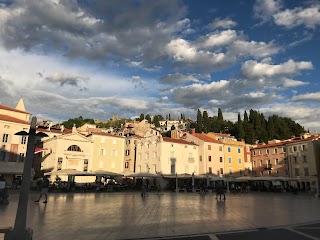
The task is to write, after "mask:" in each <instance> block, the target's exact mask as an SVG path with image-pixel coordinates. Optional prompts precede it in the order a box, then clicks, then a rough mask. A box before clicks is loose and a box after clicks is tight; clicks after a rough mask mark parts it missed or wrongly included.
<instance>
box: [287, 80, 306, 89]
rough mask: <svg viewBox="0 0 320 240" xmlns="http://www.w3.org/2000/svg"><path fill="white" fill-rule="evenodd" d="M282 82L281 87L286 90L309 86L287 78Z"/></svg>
mask: <svg viewBox="0 0 320 240" xmlns="http://www.w3.org/2000/svg"><path fill="white" fill-rule="evenodd" d="M283 81H284V82H283V86H284V87H286V88H289V87H299V86H304V85H308V84H309V83H308V82H303V81H297V80H292V79H288V78H285V79H284V80H283Z"/></svg>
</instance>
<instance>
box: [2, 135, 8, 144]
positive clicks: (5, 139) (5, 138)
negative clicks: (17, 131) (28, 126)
mask: <svg viewBox="0 0 320 240" xmlns="http://www.w3.org/2000/svg"><path fill="white" fill-rule="evenodd" d="M8 138H9V134H7V133H4V134H3V136H2V142H4V143H6V142H8Z"/></svg>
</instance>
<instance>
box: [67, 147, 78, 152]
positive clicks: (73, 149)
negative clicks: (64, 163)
mask: <svg viewBox="0 0 320 240" xmlns="http://www.w3.org/2000/svg"><path fill="white" fill-rule="evenodd" d="M67 151H72V152H81V148H80V147H79V146H77V145H71V146H70V147H68V150H67Z"/></svg>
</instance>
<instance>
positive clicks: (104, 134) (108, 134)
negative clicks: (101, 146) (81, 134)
mask: <svg viewBox="0 0 320 240" xmlns="http://www.w3.org/2000/svg"><path fill="white" fill-rule="evenodd" d="M89 135H100V136H107V137H117V138H125V137H123V136H117V135H113V134H110V133H105V132H92V133H91V134H89Z"/></svg>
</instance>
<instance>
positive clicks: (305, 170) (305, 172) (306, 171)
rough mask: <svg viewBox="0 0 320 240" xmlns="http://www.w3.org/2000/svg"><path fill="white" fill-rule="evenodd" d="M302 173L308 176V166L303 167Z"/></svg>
mask: <svg viewBox="0 0 320 240" xmlns="http://www.w3.org/2000/svg"><path fill="white" fill-rule="evenodd" d="M304 175H305V176H309V169H308V168H304Z"/></svg>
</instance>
